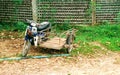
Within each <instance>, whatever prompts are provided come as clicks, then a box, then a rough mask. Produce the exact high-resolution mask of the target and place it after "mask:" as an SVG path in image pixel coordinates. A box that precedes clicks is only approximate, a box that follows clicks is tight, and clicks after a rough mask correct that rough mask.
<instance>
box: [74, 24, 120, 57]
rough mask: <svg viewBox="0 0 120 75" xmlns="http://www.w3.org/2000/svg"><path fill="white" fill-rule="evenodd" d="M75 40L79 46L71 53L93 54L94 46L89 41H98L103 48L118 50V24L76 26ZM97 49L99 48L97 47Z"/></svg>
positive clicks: (119, 45) (119, 41)
mask: <svg viewBox="0 0 120 75" xmlns="http://www.w3.org/2000/svg"><path fill="white" fill-rule="evenodd" d="M76 28H77V29H78V32H77V33H76V40H75V42H76V43H78V44H79V48H77V49H76V51H74V52H73V53H75V54H76V53H77V54H79V53H82V54H85V55H86V54H94V53H95V51H94V49H95V46H93V45H90V44H89V43H90V42H96V41H97V42H99V43H100V44H101V45H103V46H104V47H105V48H107V49H108V50H111V51H120V25H98V26H80V27H76ZM98 50H101V49H100V48H99V47H98Z"/></svg>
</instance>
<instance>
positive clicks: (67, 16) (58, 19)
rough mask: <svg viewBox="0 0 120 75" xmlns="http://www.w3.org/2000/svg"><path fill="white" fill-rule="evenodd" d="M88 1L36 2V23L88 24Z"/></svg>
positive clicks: (53, 0) (45, 0)
mask: <svg viewBox="0 0 120 75" xmlns="http://www.w3.org/2000/svg"><path fill="white" fill-rule="evenodd" d="M89 3H90V0H64V1H62V0H48V1H47V0H38V21H39V22H42V21H52V22H54V23H65V22H68V23H73V24H75V23H77V24H83V23H84V24H90V23H91V17H89V16H86V15H87V12H86V11H87V10H88V8H89Z"/></svg>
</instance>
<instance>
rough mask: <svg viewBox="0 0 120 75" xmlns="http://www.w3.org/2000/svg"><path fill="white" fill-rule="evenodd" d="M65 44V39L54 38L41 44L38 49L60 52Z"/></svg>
mask: <svg viewBox="0 0 120 75" xmlns="http://www.w3.org/2000/svg"><path fill="white" fill-rule="evenodd" d="M65 43H66V39H65V38H59V37H54V38H52V39H50V40H48V41H46V42H43V43H42V44H41V45H40V47H44V48H50V49H56V50H60V49H62V48H63V47H64V45H65Z"/></svg>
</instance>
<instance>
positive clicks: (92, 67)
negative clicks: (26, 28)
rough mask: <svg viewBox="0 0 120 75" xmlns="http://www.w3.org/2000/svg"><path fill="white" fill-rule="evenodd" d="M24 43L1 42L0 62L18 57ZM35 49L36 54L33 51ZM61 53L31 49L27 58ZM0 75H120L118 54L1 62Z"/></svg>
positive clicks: (119, 54)
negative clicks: (7, 58)
mask: <svg viewBox="0 0 120 75" xmlns="http://www.w3.org/2000/svg"><path fill="white" fill-rule="evenodd" d="M22 46H23V39H8V40H4V39H0V58H2V57H14V56H19V55H20V53H21V51H22ZM34 49H36V50H34ZM47 52H48V53H51V54H54V53H62V52H60V51H52V52H50V51H49V50H47V51H46V52H44V51H42V50H38V48H33V49H31V51H30V52H29V55H41V54H47ZM0 75H120V53H113V52H110V53H108V54H107V55H102V56H100V57H95V58H87V57H85V56H82V55H80V56H77V57H54V58H43V59H25V60H19V61H2V62H0Z"/></svg>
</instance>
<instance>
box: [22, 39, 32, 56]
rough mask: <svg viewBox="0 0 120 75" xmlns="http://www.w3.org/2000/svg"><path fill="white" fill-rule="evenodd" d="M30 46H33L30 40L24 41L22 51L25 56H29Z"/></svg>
mask: <svg viewBox="0 0 120 75" xmlns="http://www.w3.org/2000/svg"><path fill="white" fill-rule="evenodd" d="M30 46H31V43H30V41H29V40H27V41H25V42H24V46H23V51H22V56H23V57H26V56H27V54H28V51H29V50H30Z"/></svg>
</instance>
